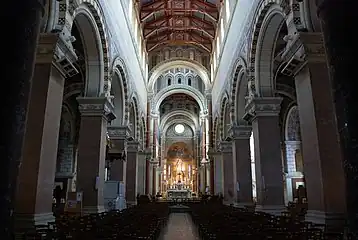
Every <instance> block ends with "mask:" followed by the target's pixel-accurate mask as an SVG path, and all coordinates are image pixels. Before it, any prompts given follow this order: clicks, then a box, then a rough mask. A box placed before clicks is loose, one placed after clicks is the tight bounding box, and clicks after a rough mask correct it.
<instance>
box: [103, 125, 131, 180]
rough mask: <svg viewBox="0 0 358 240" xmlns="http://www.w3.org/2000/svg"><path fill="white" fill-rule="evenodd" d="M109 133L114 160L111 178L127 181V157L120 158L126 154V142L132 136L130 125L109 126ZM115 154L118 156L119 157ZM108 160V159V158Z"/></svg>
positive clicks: (111, 153) (110, 152) (110, 154)
mask: <svg viewBox="0 0 358 240" xmlns="http://www.w3.org/2000/svg"><path fill="white" fill-rule="evenodd" d="M107 132H108V135H109V137H110V139H111V145H112V146H111V149H110V150H109V154H108V155H109V157H110V158H112V157H114V159H110V160H111V161H112V164H111V168H110V178H111V180H114V181H120V182H123V183H125V181H126V166H127V163H126V159H119V158H120V156H121V158H122V157H123V156H122V155H123V154H125V143H126V141H127V138H128V137H129V136H130V133H129V132H130V130H129V128H128V126H109V127H108V128H107ZM115 156H118V157H117V158H116V157H115ZM107 160H108V159H107Z"/></svg>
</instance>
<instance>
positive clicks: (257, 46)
mask: <svg viewBox="0 0 358 240" xmlns="http://www.w3.org/2000/svg"><path fill="white" fill-rule="evenodd" d="M280 3H281V0H268V1H263V2H262V4H261V5H260V7H259V10H258V14H257V15H256V18H255V24H254V30H253V32H252V37H251V45H250V51H249V63H250V65H249V69H250V72H249V84H250V89H251V92H250V94H251V95H258V96H261V97H271V96H273V95H274V88H275V86H274V75H273V71H272V67H273V55H274V48H273V46H275V43H276V40H277V35H278V34H279V31H280V29H281V27H282V25H283V24H285V14H284V12H283V9H282V7H281V6H280Z"/></svg>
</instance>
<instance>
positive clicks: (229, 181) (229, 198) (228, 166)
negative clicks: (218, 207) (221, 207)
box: [220, 141, 237, 204]
mask: <svg viewBox="0 0 358 240" xmlns="http://www.w3.org/2000/svg"><path fill="white" fill-rule="evenodd" d="M232 144H233V143H232V142H229V141H221V142H220V151H221V154H222V161H223V172H224V192H223V194H224V203H226V204H233V203H235V202H236V199H237V191H236V161H234V159H233V154H232Z"/></svg>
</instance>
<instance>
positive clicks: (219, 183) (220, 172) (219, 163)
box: [209, 150, 224, 195]
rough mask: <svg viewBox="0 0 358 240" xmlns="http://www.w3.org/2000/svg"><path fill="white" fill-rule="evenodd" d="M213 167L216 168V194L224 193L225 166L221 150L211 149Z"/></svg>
mask: <svg viewBox="0 0 358 240" xmlns="http://www.w3.org/2000/svg"><path fill="white" fill-rule="evenodd" d="M209 156H210V158H211V168H213V169H214V192H213V193H214V194H215V195H219V194H224V179H223V176H224V167H223V159H222V155H221V152H218V151H215V150H210V151H209Z"/></svg>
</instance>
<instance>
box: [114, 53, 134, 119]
mask: <svg viewBox="0 0 358 240" xmlns="http://www.w3.org/2000/svg"><path fill="white" fill-rule="evenodd" d="M112 69H113V70H112V72H113V73H112V75H114V74H117V75H118V77H119V78H120V83H121V85H120V86H121V87H122V91H123V105H124V107H123V121H122V122H123V124H126V123H127V122H128V119H129V99H130V98H129V88H128V86H129V85H128V80H127V79H128V77H127V76H128V74H127V68H126V65H125V63H124V61H123V59H122V58H120V57H116V58H115V59H114V61H113V64H112ZM112 82H113V79H112ZM115 84H116V83H113V85H114V87H115Z"/></svg>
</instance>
